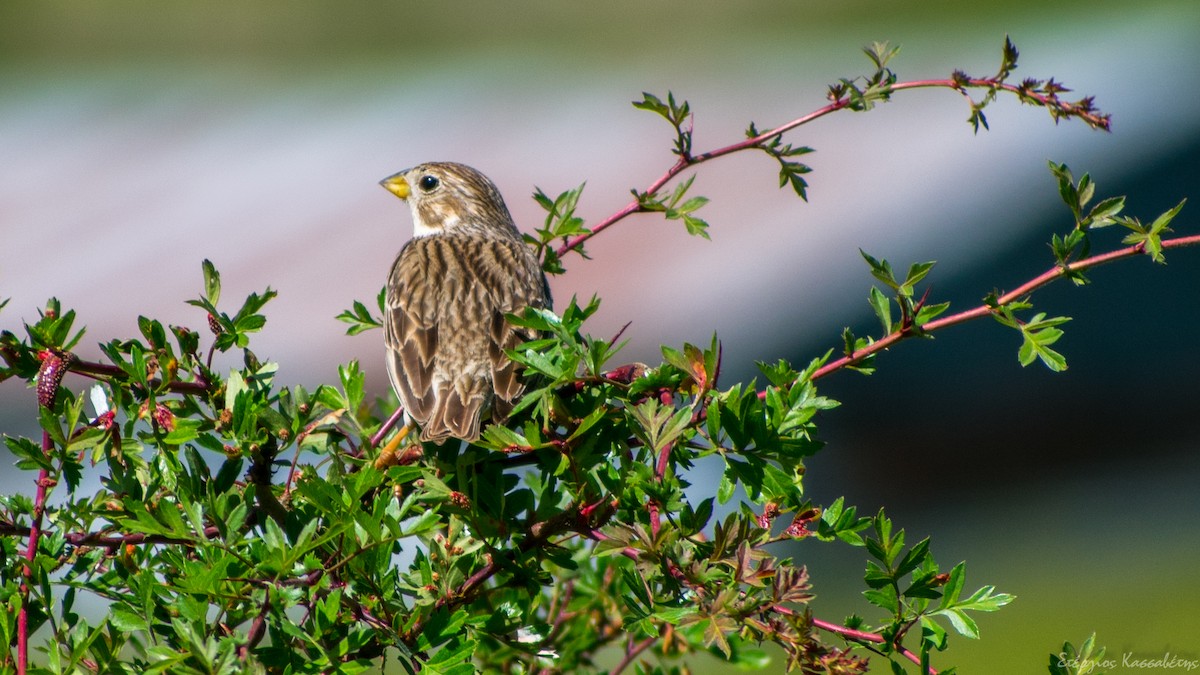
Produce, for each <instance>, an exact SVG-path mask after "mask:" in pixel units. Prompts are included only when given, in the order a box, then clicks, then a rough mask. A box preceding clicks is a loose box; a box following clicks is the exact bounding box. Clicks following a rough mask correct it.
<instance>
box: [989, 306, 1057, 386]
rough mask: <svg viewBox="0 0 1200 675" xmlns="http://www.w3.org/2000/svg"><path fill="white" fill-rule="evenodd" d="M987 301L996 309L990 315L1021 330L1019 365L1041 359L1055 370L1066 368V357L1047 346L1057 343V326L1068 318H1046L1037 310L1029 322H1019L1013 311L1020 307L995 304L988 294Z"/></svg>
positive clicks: (1018, 354) (1025, 364)
mask: <svg viewBox="0 0 1200 675" xmlns="http://www.w3.org/2000/svg"><path fill="white" fill-rule="evenodd" d="M986 302H988V304H991V305H993V308H994V309H995V311H994V312H993V316H994V317H995V318H996V320H997V321H999V322H1000V323H1001V324H1003V325H1005V326H1008V327H1009V328H1013V329H1016V330H1018V331H1020V333H1021V349H1020V351H1018V352H1017V360H1018V361H1020V363H1021V365H1022V366H1028V365H1029V364H1031V363H1033V362H1034V361H1036V360H1038V359H1041V361H1042V363H1043V364H1045V365H1046V367H1047V368H1049V369H1050V370H1053V371H1054V372H1060V371H1063V370H1066V369H1067V360H1066V357H1064V356H1063V355H1062V354H1060V353H1058V352H1056V351H1054V350H1053V349H1050V345H1052V344H1054V343H1055V342H1057V341H1058V339H1059V338H1061V337H1062V336H1063V332H1062V330H1061V329H1059V328H1058V326H1061V325H1062V324H1064V323H1066V322H1068V321H1070V320H1071V317H1069V316H1056V317H1053V318H1049V319H1047V318H1046V315H1045V314H1044V313H1038V314H1035V315H1034V316H1033V317H1032V318H1031V319H1029V320H1028V321H1022V320H1020V319H1018V318H1017V316H1016V311H1017V310H1018V309H1021V308H1022V306H1020V305H1008V306H1004V307H999V306H995V298H994V297H989V299H988V300H987V301H986Z"/></svg>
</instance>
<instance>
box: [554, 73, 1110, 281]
mask: <svg viewBox="0 0 1200 675" xmlns="http://www.w3.org/2000/svg"><path fill="white" fill-rule="evenodd" d="M968 87H970V88H976V89H992V90H1001V91H1006V92H1009V93H1012V94H1014V95H1016V96H1018V97H1019V98H1020V99H1021V100H1022V101H1026V102H1034V103H1036V104H1037V105H1040V106H1042V107H1045V108H1048V109H1049V110H1050V111H1051V112H1052V113H1054V112H1061V116H1062V117H1079V118H1081V119H1083V120H1084V121H1085V122H1086V123H1087V124H1089V125H1091V126H1093V127H1096V128H1099V129H1104V130H1106V131H1107V130H1108V128H1109V119H1108V116H1107V115H1102V114H1100V113H1097V112H1095V111H1093V110H1091V109H1090V108H1086V107H1084V106H1080V105H1077V104H1073V103H1069V102H1066V101H1063V100H1061V99H1059V98H1058V97H1057V96H1054V95H1048V94H1039V93H1037V92H1035V91H1031V90H1030V89H1028V88H1026V87H1024V86H1022V85H1016V84H1009V83H1007V82H1003V81H1002V80H1000V79H998V78H994V77H991V78H972V77H963V78H961V79H954V78H951V79H943V80H913V81H911V82H899V83H896V84H893V85H891V86H889V87H888V88H887V92H886V93H887V94H891V93H892V92H896V91H905V90H909V89H928V88H944V89H953V90H955V91H958V92H961V93H963V94H964V95H966V89H967V88H968ZM967 98H968V100H970V97H969V96H968V97H967ZM851 105H852V101H851V99H850V97H849V96H842V97H839V98H838V99H837V100H835V101H833V102H832V103H829V104H828V105H825V106H823V107H821V108H818V109H816V110H814V111H813V112H810V113H808V114H807V115H803V116H801V117H797V118H796V119H794V120H791V121H790V122H785V123H784V124H781V125H779V126H777V127H775V128H773V129H768V130H767V131H764V132H762V133H760V134H758V135H757V136H752V137H750V138H747V139H745V140H742V141H738V142H737V143H732V144H730V145H726V146H723V147H720V148H717V149H715V150H710V151H708V152H702V153H700V154H698V155H686V156H683V157H678V159H677V160H676V162H675V164H673V165H672V166H671V168H669V169H667V170H666V172H664V173H663V174H662V175H661V176H659V177H658V179H657V180H655V181H654V182H653V183H651V184H650V185H649V186H648V187H647V188H646V189H645V191H643V192H642V193H641V194H647V195H653V194H655V193H657V192H658V191H659V190H661V189H662V188H663V186H665V185H666V184H667V183H669V182H670V181H671V180H672V179H674V178H675V177H676V176H678V175H679V174H681V173H683V172H684V171H686V170H687V169H689V168H691V167H693V166H696V165H697V164H702V163H704V162H707V161H709V160H711V159H716V158H718V157H724V156H725V155H729V154H733V153H735V152H741V151H743V150H756V149H760V148H762V147H763V144H764V143H766V142H767V141H770V140H771V139H773V138H775V137H778V136H782V135H783V134H785V133H787V132H788V131H791V130H792V129H795V128H796V127H799V126H801V125H804V124H808V123H809V122H812V121H814V120H817V119H820V118H822V117H824V116H826V115H829V114H831V113H835V112H837V111H839V110H845V109H847V108H851ZM1058 117H1059V115H1056V118H1055V119H1058ZM643 211H646V209H645V208H644V207H643V206H642V204H641V202H640V201H639V200H638V199H636V198H635V199H633V200H632V201H630V202H629V203H628V204H626V205H625V206H623V207H621V208H620V209H619V210H618V211H617V212H616V213H613V214H612V215H610V216H608V217H607V218H605V219H604V220H601V221H600V222H599V223H596V225H595V226H594V227H592V228H590V229H589V230H588V231H587V232H584V233H582V234H578V235H575V236H574V237H569V238H567V240H566V241H565V242H564V243H563V244H562V245H561V246H559V247H558V248H557V249H556V250H555V254H556V255H557V256H558V257H560V258H561V257H562V256H564V255H566V254H567V253H568V252H569V251H571V250H572V249H575V248H578V247H579V246H581V245H582V244H583V243H584V242H586V241H587V240H589V239H591V238H592V237H594V236H596V235H597V234H599V233H601V232H603V231H604V230H607V229H608V228H610V227H612V226H613V225H615V224H617V223H618V222H620V221H622V220H624V219H625V218H627V217H629V216H631V215H633V214H635V213H641V212H643Z"/></svg>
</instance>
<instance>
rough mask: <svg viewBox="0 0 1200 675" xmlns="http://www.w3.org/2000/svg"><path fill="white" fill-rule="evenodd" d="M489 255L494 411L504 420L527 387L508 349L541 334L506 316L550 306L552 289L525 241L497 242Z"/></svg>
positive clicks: (485, 267) (485, 280)
mask: <svg viewBox="0 0 1200 675" xmlns="http://www.w3.org/2000/svg"><path fill="white" fill-rule="evenodd" d="M488 257H489V258H491V260H489V261H488V262H489V263H490V264H487V265H483V266H481V268H482V269H485V270H489V271H490V272H491V274H492V275H494V276H493V277H492V278H488V279H484V280H483V281H484V285H486V286H487V288H488V289H489V291H490V296H491V300H492V303H493V307H494V311H493V312H492V314H491V317H490V326H489V331H488V338H489V339H488V352H489V354H488V355H489V356H490V357H491V363H492V388H493V390H494V391H495V394H496V397H495V400H494V401H493V403H492V412H493V416H494V417H495V418H497V419H503V418H504V417H507V416H508V412H509V410H511V409H512V405H513V403H514V402H515V401H516V398H517V397H518V396H520V395H521V392H522V391H523V390H524V389H525V385H524V383H523V382H522V381H521V378H520V368H519V367H518V364H516V363H514V362H513V361H512V359H510V358H508V356H507V355H506V354H505V351H506V350H512V349H516V348H517V347H519V346H520V345H521V343H523V342H525V341H527V340H532V339H534V338H536V337H537V334H536V332H535V331H532V330H529V329H526V328H522V327H519V326H514V325H512V324H510V323H509V322H508V321H507V320H506V319H505V318H504V315H505V314H510V313H518V312H521V311H524V309H525V308H526V307H539V308H541V307H548V306H549V305H550V291H549V288H548V287H547V285H546V278H545V276H544V275H543V274H542V268H541V265H540V264H539V263H538V260H537V257H536V256H534V255H533V251H532V250H530V248H529V247H528V246H527V245H526V244H525V243H524V242H522V241H504V242H497V243H496V244H495V245H494V246H492V247H490V248H489V250H488Z"/></svg>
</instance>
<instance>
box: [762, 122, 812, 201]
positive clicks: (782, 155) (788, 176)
mask: <svg viewBox="0 0 1200 675" xmlns="http://www.w3.org/2000/svg"><path fill="white" fill-rule="evenodd" d="M761 135H762V132H760V131H759V130H758V127H756V126H754V122H751V123H750V126H749V128H747V129H746V138H758V137H759V136H761ZM756 147H758V148H759V149H760V150H762V151H763V152H765V153H767V154H768V155H770V156H771V157H772V158H774V159H775V161H777V162H779V187H781V188H782V187H784V186H790V187H791V188H792V191H793V192H795V193H796V195H797V196H799V197H800V198H801V199H803V200H805V201H808V182H807V181H806V180H804V175H805V174H808V173H811V172H812V167H810V166H808V165H807V164H804V163H802V162H796V161H793V160H792V159H791V158H792V157H799V156H801V155H807V154H808V153H810V152H813V149H812V148H809V147H805V146H800V147H793V146H792V144H791V143H784V142H783V135H782V134H775V135H774V136H768V137H767V138H764V139H762V140H761V141H759V142H758V144H757V145H756Z"/></svg>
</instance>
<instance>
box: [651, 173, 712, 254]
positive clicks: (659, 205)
mask: <svg viewBox="0 0 1200 675" xmlns="http://www.w3.org/2000/svg"><path fill="white" fill-rule="evenodd" d="M694 180H696V177H695V176H694V175H693V176H690V177H688V178H687V179H686V180H684V181H682V182H680V183H679V184H678V185H676V186H675V189H674V190H673V191H672V192H671V196H670V197H667V198H666V199H662V198H659V197H658V196H657V194H647V193H644V192H637V191H636V190H635V191H634V192H633V196H634V197H636V198H637V201H638V207H639V208H640V209H641V210H643V211H657V212H661V213H662V214H663V215H664V216H666V218H667V220H682V221H683V224H684V227H686V228H687V231H688V234H691V235H699V236H701V237H704V238H705V239H708V238H709V236H708V223H706V222H705V221H703V220H701V219H700V218H697V217H696V216H693V215H692V212H694V211H696V210H697V209H699V208H700V207H701V206H704V205H705V204H707V203H708V197H692V198H690V199H688V200H686V201H684V199H683V198H684V196H685V195H686V194H687V191H688V190H689V189H691V187H692V181H694Z"/></svg>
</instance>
